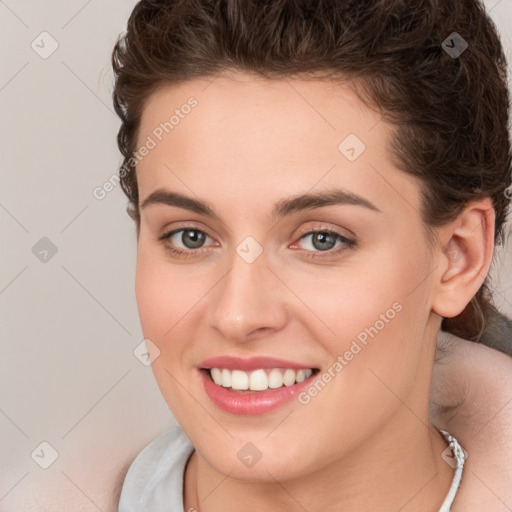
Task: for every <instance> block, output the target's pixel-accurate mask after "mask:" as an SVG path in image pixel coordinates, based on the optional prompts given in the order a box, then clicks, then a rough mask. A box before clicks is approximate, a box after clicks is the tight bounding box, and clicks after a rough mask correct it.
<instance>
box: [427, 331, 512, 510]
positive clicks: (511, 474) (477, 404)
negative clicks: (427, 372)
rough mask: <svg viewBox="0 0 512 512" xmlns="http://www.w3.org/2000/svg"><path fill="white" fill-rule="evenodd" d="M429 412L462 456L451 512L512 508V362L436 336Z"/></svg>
mask: <svg viewBox="0 0 512 512" xmlns="http://www.w3.org/2000/svg"><path fill="white" fill-rule="evenodd" d="M438 347H439V351H440V356H439V360H438V362H436V365H435V369H434V375H433V383H432V395H433V400H434V402H435V404H436V406H435V407H431V413H432V414H431V416H432V421H433V423H434V425H436V426H439V428H445V429H446V430H448V431H449V432H450V433H451V434H452V435H454V436H455V437H456V438H457V439H458V440H459V442H460V444H461V445H462V447H463V448H464V450H465V451H466V453H467V460H466V464H465V468H464V473H463V478H462V483H461V487H460V491H459V494H458V496H457V499H456V502H455V504H454V508H453V510H454V511H459V510H460V511H472V510H488V511H491V512H494V511H496V512H498V511H501V510H503V511H505V510H510V509H511V508H512V357H511V356H509V355H507V354H504V353H503V352H500V351H498V350H495V349H492V348H490V347H487V346H485V345H482V344H478V343H473V342H470V341H467V340H464V339H462V338H458V337H456V336H453V335H450V334H447V333H444V332H443V333H441V335H440V337H439V340H438Z"/></svg>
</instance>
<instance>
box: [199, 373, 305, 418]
mask: <svg viewBox="0 0 512 512" xmlns="http://www.w3.org/2000/svg"><path fill="white" fill-rule="evenodd" d="M199 373H200V374H201V378H202V380H203V385H204V389H205V391H206V394H207V395H208V396H209V397H210V399H211V401H212V402H213V403H214V404H215V405H217V406H218V407H220V408H221V409H222V410H223V411H226V412H230V413H232V414H240V415H244V416H254V415H258V414H265V413H268V412H272V411H274V410H276V409H279V408H280V407H282V406H283V405H285V404H287V403H288V402H290V401H291V400H293V399H294V398H295V397H296V396H297V395H299V393H301V391H303V390H304V389H305V388H307V387H308V386H309V385H310V384H311V379H312V378H313V377H315V373H313V375H310V376H309V377H308V378H307V379H305V380H303V381H302V382H299V383H296V384H293V385H292V386H282V387H280V388H275V389H270V388H269V389H267V390H266V391H254V392H240V391H233V390H231V389H230V388H224V387H222V386H218V385H217V384H215V382H213V381H212V380H211V378H210V376H209V372H208V371H207V370H200V371H199Z"/></svg>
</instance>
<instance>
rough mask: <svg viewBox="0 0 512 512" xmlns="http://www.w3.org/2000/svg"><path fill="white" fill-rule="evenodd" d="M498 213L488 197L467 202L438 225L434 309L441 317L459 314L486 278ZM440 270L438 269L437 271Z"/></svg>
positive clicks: (492, 251)
mask: <svg viewBox="0 0 512 512" xmlns="http://www.w3.org/2000/svg"><path fill="white" fill-rule="evenodd" d="M495 218H496V214H495V211H494V208H493V206H492V201H491V199H490V198H489V197H486V198H484V199H479V200H476V201H472V202H470V203H468V205H467V206H466V207H465V208H464V210H463V211H462V212H461V213H460V214H459V215H458V217H457V218H456V219H455V220H454V221H452V222H450V223H449V224H447V225H445V226H442V227H441V228H439V235H438V240H439V242H440V247H439V249H438V252H437V253H436V256H435V258H436V259H437V268H438V269H439V276H440V277H439V281H438V282H437V286H436V291H435V296H434V299H433V303H432V309H433V311H434V312H435V313H437V314H438V315H440V316H442V317H447V318H452V317H454V316H457V315H458V314H460V313H461V312H462V311H463V310H464V308H465V307H466V306H467V304H468V303H469V302H470V301H471V299H472V298H473V296H474V295H475V294H476V293H477V291H478V290H479V288H480V286H481V285H482V283H483V282H484V280H485V278H486V276H487V273H488V271H489V268H490V266H491V262H492V256H493V254H494V225H495ZM436 274H437V273H436Z"/></svg>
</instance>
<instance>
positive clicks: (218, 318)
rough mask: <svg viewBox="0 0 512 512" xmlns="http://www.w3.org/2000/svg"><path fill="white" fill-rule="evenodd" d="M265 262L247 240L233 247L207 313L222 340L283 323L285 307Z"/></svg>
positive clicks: (264, 258)
mask: <svg viewBox="0 0 512 512" xmlns="http://www.w3.org/2000/svg"><path fill="white" fill-rule="evenodd" d="M257 252H259V254H257ZM267 264H268V258H267V257H266V255H265V253H264V252H263V251H261V249H260V250H257V248H256V247H255V246H254V242H252V241H251V240H245V241H243V242H242V243H240V244H239V246H238V247H237V248H236V252H235V253H234V254H233V257H232V259H231V268H230V270H229V271H228V272H227V273H226V274H225V276H224V278H223V279H222V280H221V282H220V283H219V285H218V287H216V288H217V289H216V295H215V297H214V301H213V308H212V309H213V314H212V316H211V323H212V326H213V327H214V328H216V329H217V330H219V331H220V332H221V333H222V336H223V337H225V338H226V339H231V340H235V341H244V340H245V339H246V338H247V337H248V336H249V335H250V334H251V333H253V332H254V331H256V330H263V329H265V330H266V329H276V330H277V329H280V328H281V327H282V325H283V323H284V322H285V308H284V307H283V303H282V302H281V301H280V300H279V298H278V297H279V295H278V294H276V289H275V287H276V286H277V283H276V282H274V281H276V279H275V276H273V274H272V272H271V271H270V270H269V269H268V268H267Z"/></svg>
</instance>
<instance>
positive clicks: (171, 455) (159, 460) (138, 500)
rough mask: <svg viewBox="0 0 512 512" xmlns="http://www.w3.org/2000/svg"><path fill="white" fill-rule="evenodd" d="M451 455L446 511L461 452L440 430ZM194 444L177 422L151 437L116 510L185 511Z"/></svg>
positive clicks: (457, 477) (132, 468) (128, 476)
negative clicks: (185, 484) (187, 467)
mask: <svg viewBox="0 0 512 512" xmlns="http://www.w3.org/2000/svg"><path fill="white" fill-rule="evenodd" d="M440 432H441V434H442V435H443V436H444V438H445V439H446V441H447V442H448V444H449V445H450V448H451V450H452V453H453V456H454V458H453V459H454V461H455V462H454V465H455V474H454V477H453V481H452V485H451V487H450V490H449V492H448V495H447V496H446V499H445V500H444V503H443V505H442V506H441V508H440V509H439V512H449V510H450V508H451V506H452V503H453V500H454V499H455V495H456V493H457V491H458V489H459V485H460V481H461V478H462V468H463V466H464V458H465V457H464V452H463V450H462V448H461V446H460V445H459V443H458V442H457V440H456V439H455V438H454V437H452V436H450V434H448V433H447V432H445V431H443V430H441V431H440ZM193 451H194V447H193V446H192V444H191V443H190V441H189V439H188V438H187V436H186V435H185V433H184V432H183V430H182V429H181V427H180V426H179V425H176V426H175V427H172V428H171V429H169V430H167V431H165V432H164V433H163V434H161V435H160V436H158V437H157V438H156V439H155V440H153V441H151V442H150V443H149V444H148V445H147V446H146V447H145V448H144V449H143V450H142V451H141V452H140V453H139V454H138V455H137V457H136V458H135V460H134V461H133V462H132V464H131V466H130V469H129V470H128V473H127V474H126V477H125V479H124V483H123V488H122V490H121V497H120V500H119V508H118V512H185V511H184V505H183V473H184V470H185V465H186V463H187V461H188V459H189V457H190V455H192V452H193Z"/></svg>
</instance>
